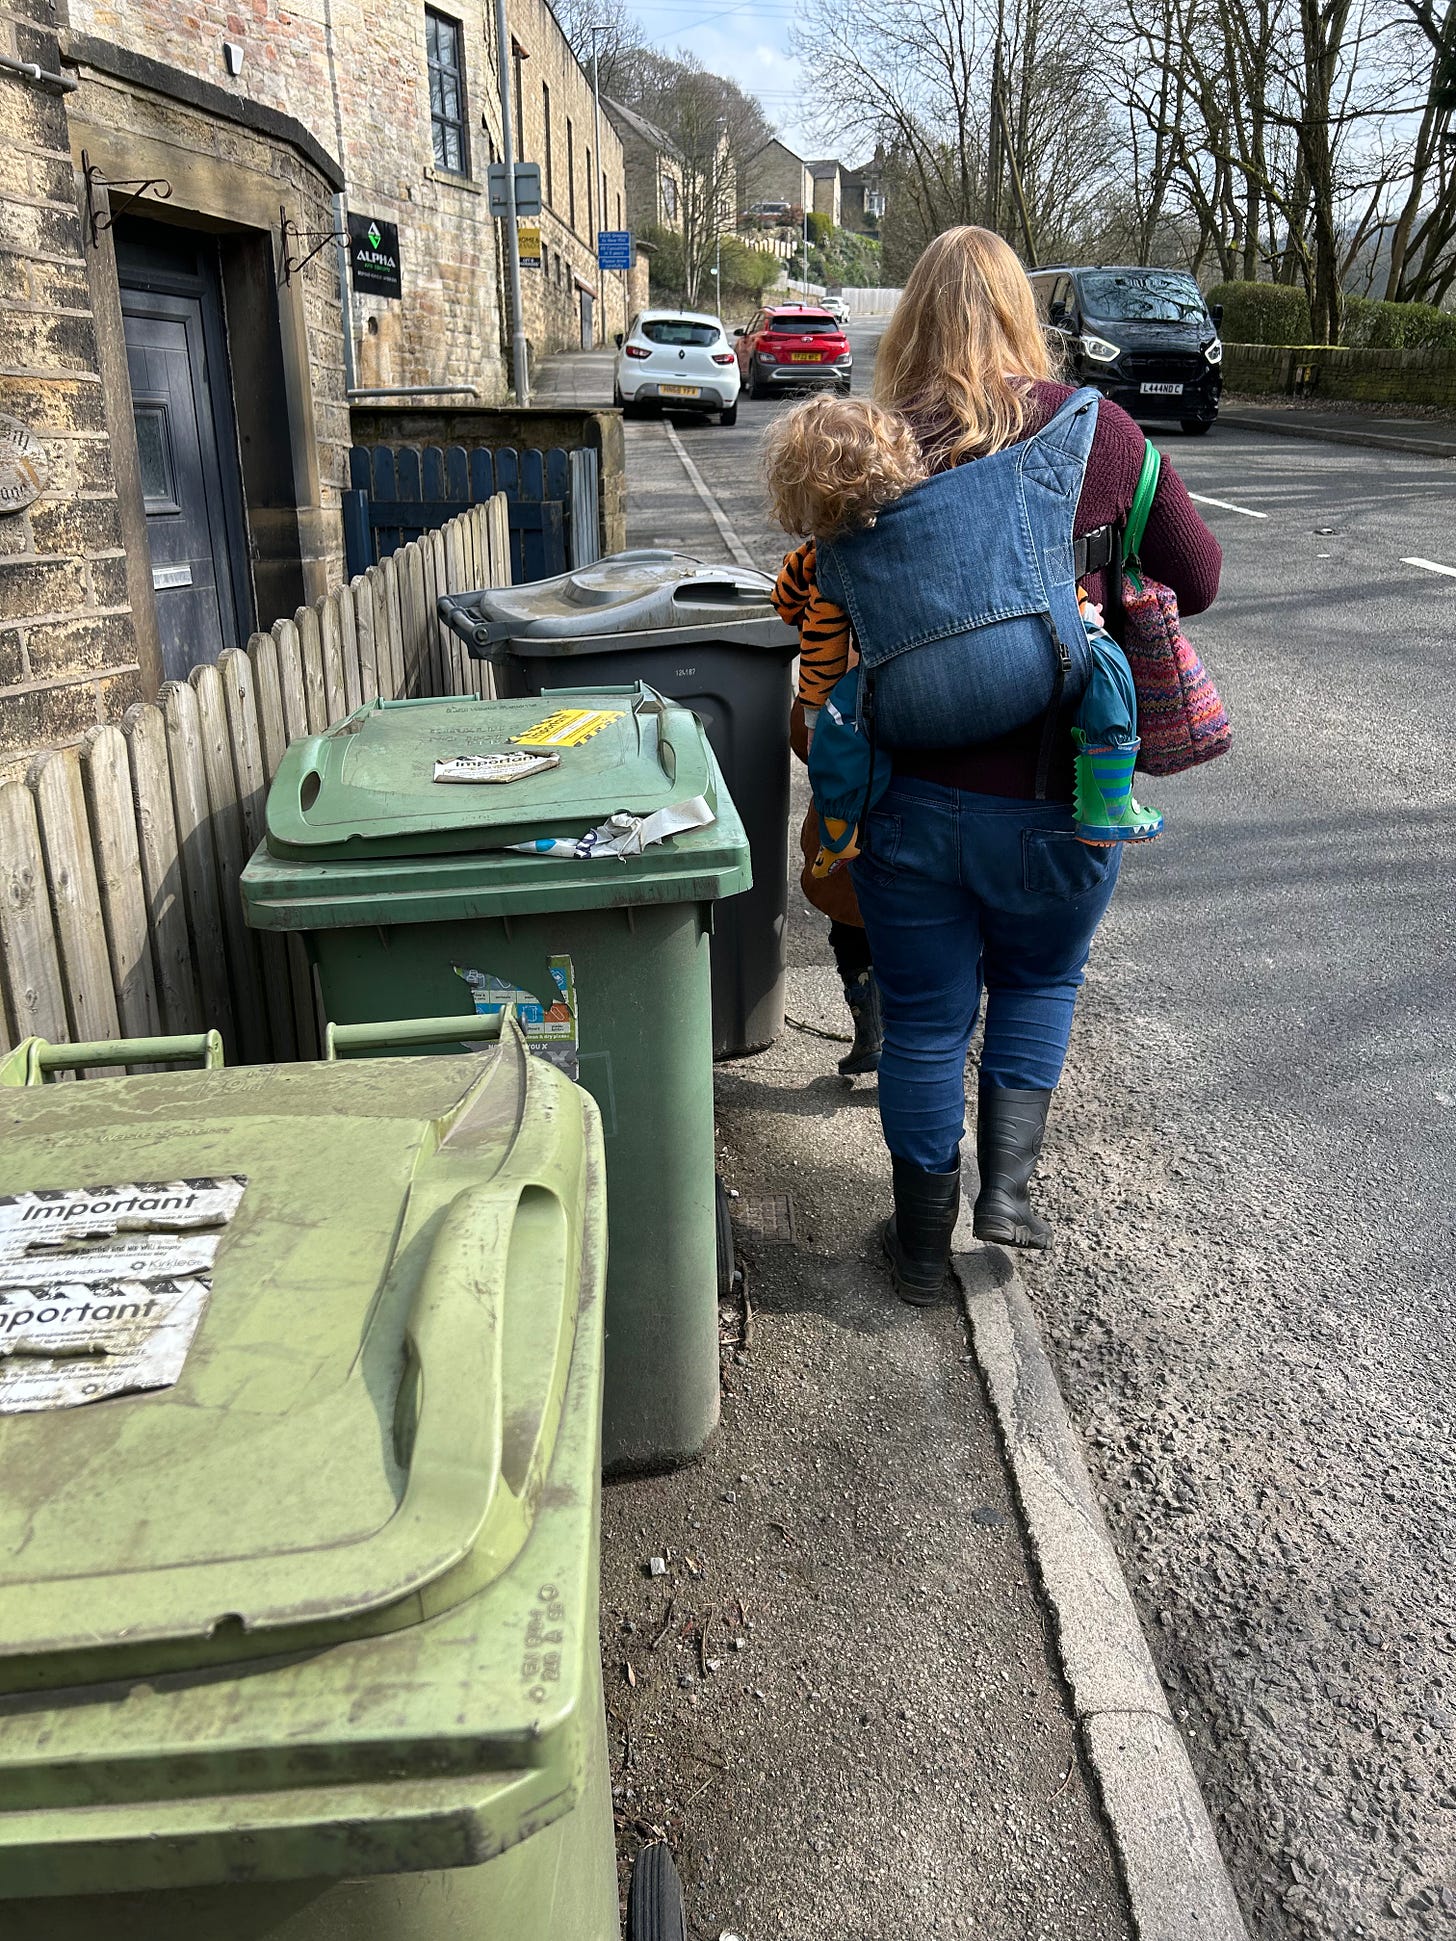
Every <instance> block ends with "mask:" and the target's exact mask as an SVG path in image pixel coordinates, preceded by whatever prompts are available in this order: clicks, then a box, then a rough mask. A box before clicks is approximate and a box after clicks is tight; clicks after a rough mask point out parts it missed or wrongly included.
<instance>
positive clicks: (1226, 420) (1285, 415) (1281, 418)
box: [1218, 397, 1456, 458]
mask: <svg viewBox="0 0 1456 1941" xmlns="http://www.w3.org/2000/svg"><path fill="white" fill-rule="evenodd" d="M1218 422H1219V424H1220V426H1222V427H1223V428H1224V429H1226V430H1232V431H1263V432H1272V433H1274V434H1275V435H1276V436H1278V437H1281V438H1309V439H1313V440H1314V441H1315V442H1316V443H1318V444H1323V445H1359V446H1364V447H1365V448H1367V449H1368V450H1371V451H1389V452H1410V453H1413V454H1414V455H1415V456H1417V457H1420V458H1456V418H1453V417H1452V416H1451V415H1450V414H1449V413H1445V414H1443V413H1441V412H1437V411H1430V412H1416V411H1409V410H1408V411H1402V409H1401V408H1400V406H1398V405H1388V404H1386V405H1360V404H1354V403H1351V404H1331V405H1317V404H1314V403H1312V402H1305V401H1304V400H1302V399H1290V400H1288V401H1270V400H1268V399H1264V398H1234V397H1230V398H1225V400H1224V403H1223V406H1222V408H1221V409H1220V411H1219V415H1218Z"/></svg>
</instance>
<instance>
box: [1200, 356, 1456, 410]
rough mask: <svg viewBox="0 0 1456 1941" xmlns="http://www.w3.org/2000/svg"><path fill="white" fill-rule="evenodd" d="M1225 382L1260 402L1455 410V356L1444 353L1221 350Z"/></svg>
mask: <svg viewBox="0 0 1456 1941" xmlns="http://www.w3.org/2000/svg"><path fill="white" fill-rule="evenodd" d="M1223 379H1224V384H1225V386H1226V387H1227V388H1228V389H1229V390H1230V391H1235V392H1244V393H1246V394H1249V395H1253V396H1258V397H1292V396H1295V395H1298V396H1301V397H1318V398H1330V399H1332V400H1339V399H1352V400H1361V401H1364V402H1369V403H1377V404H1434V405H1448V406H1450V407H1451V408H1452V409H1456V352H1452V351H1448V350H1366V349H1352V348H1350V347H1348V346H1346V345H1343V344H1341V345H1330V344H1313V345H1307V346H1301V345H1295V346H1293V347H1292V348H1291V347H1288V346H1285V345H1280V344H1225V345H1224V347H1223Z"/></svg>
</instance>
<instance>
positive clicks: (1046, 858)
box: [1021, 829, 1113, 903]
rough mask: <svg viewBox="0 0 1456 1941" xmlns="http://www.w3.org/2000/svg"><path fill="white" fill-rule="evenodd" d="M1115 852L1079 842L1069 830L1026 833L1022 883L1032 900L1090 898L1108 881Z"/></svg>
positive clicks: (1025, 831) (1063, 900)
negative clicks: (1042, 898)
mask: <svg viewBox="0 0 1456 1941" xmlns="http://www.w3.org/2000/svg"><path fill="white" fill-rule="evenodd" d="M1112 853H1113V852H1112V850H1111V849H1110V848H1108V849H1094V848H1092V847H1090V846H1089V845H1088V844H1087V843H1085V842H1078V840H1077V838H1076V837H1075V836H1074V835H1073V834H1072V833H1071V831H1070V830H1068V829H1023V830H1022V832H1021V880H1022V882H1023V884H1024V885H1025V887H1026V889H1027V892H1028V893H1029V894H1030V895H1032V896H1050V897H1056V898H1058V899H1060V900H1061V901H1062V902H1064V903H1070V902H1071V901H1072V899H1073V898H1074V897H1079V896H1090V895H1091V894H1092V892H1093V891H1094V890H1100V889H1101V888H1102V887H1103V885H1104V884H1105V883H1106V881H1107V875H1108V871H1109V870H1110V869H1111V867H1112Z"/></svg>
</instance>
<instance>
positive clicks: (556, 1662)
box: [0, 1014, 619, 1941]
mask: <svg viewBox="0 0 1456 1941" xmlns="http://www.w3.org/2000/svg"><path fill="white" fill-rule="evenodd" d="M440 1028H441V1026H440V1024H439V1022H438V1021H436V1022H435V1023H434V1024H433V1025H431V1024H430V1023H428V1022H426V1023H423V1024H419V1023H416V1024H415V1025H413V1026H409V1025H405V1026H392V1027H385V1028H384V1029H383V1030H382V1031H375V1030H355V1031H353V1032H352V1033H350V1032H346V1031H340V1032H336V1033H335V1034H334V1037H335V1041H336V1042H335V1046H334V1048H335V1049H343V1048H344V1045H343V1044H341V1043H339V1042H338V1041H340V1040H344V1041H347V1048H348V1049H349V1050H350V1051H352V1052H353V1053H355V1054H356V1056H355V1057H354V1058H351V1059H350V1060H349V1061H348V1062H344V1061H340V1062H334V1063H327V1064H314V1065H280V1066H273V1067H267V1068H260V1069H250V1070H235V1071H228V1070H217V1069H206V1070H199V1071H189V1072H153V1073H148V1074H147V1075H144V1076H134V1077H125V1076H123V1077H116V1078H112V1077H106V1078H91V1079H86V1080H83V1081H82V1082H80V1083H71V1084H46V1083H44V1080H45V1079H46V1077H47V1076H48V1075H49V1074H53V1073H56V1072H58V1071H62V1070H65V1069H66V1068H67V1067H68V1066H74V1065H75V1064H76V1062H77V1058H78V1056H79V1057H84V1059H85V1062H86V1064H87V1065H89V1066H94V1065H97V1064H105V1063H122V1062H126V1063H135V1062H137V1061H138V1060H139V1059H144V1060H145V1061H147V1062H148V1063H149V1064H151V1063H156V1062H158V1061H160V1060H164V1059H168V1058H170V1057H171V1056H172V1055H173V1054H174V1053H175V1052H176V1051H177V1050H178V1049H180V1050H181V1051H183V1052H184V1053H186V1054H187V1055H189V1056H191V1057H193V1058H194V1059H195V1058H198V1057H202V1058H206V1059H207V1060H208V1062H209V1063H210V1064H215V1062H216V1060H215V1053H216V1049H217V1047H216V1045H215V1043H213V1042H212V1041H211V1040H209V1039H206V1038H199V1039H196V1040H191V1041H187V1042H186V1043H185V1044H183V1045H182V1046H180V1047H178V1046H171V1047H169V1045H168V1043H167V1041H165V1040H161V1041H159V1040H154V1039H153V1040H146V1041H142V1042H137V1041H133V1043H131V1044H130V1045H127V1044H122V1045H119V1046H111V1047H107V1046H97V1045H88V1046H84V1047H78V1048H73V1049H72V1050H71V1051H69V1052H68V1051H67V1049H66V1048H64V1047H53V1046H46V1045H42V1044H39V1043H37V1042H36V1041H30V1042H29V1043H28V1044H27V1045H26V1046H24V1047H21V1048H19V1050H18V1052H17V1054H16V1055H15V1056H14V1057H12V1058H9V1059H7V1060H5V1061H4V1063H3V1066H0V1333H3V1335H4V1346H3V1353H0V1466H3V1471H4V1475H5V1488H4V1491H3V1493H0V1802H3V1807H4V1810H3V1811H0V1931H3V1933H4V1934H5V1936H6V1937H7V1941H100V1938H101V1937H103V1936H104V1937H108V1941H464V1937H467V1936H468V1937H469V1941H520V1937H524V1936H538V1935H539V1936H542V1937H545V1936H548V1935H549V1936H551V1937H552V1941H618V1935H619V1926H618V1902H617V1879H616V1855H615V1841H614V1835H613V1824H612V1809H611V1797H610V1779H609V1770H608V1763H607V1746H606V1737H605V1719H604V1714H603V1705H602V1691H601V1663H600V1653H599V1650H598V1628H597V1598H598V1581H597V1578H598V1572H597V1561H598V1540H599V1504H600V1495H599V1484H598V1474H599V1436H600V1426H601V1415H600V1390H601V1369H602V1360H601V1357H602V1318H603V1304H602V1286H603V1275H604V1270H605V1248H606V1217H605V1213H606V1210H605V1189H604V1181H603V1157H602V1141H601V1128H600V1120H599V1115H598V1112H597V1109H596V1107H595V1105H594V1104H593V1103H592V1101H591V1100H590V1099H589V1098H587V1097H586V1096H585V1095H584V1094H583V1093H582V1092H581V1091H580V1090H579V1089H578V1088H577V1087H575V1086H573V1085H571V1084H570V1083H569V1082H568V1081H567V1079H566V1078H565V1077H564V1076H563V1075H562V1074H561V1073H559V1072H557V1071H554V1070H552V1069H550V1068H549V1067H548V1066H547V1065H546V1064H544V1063H543V1062H542V1061H541V1060H539V1059H537V1058H534V1057H532V1056H531V1055H529V1053H528V1051H527V1049H526V1044H525V1041H524V1038H523V1037H522V1035H521V1032H520V1030H519V1029H518V1028H517V1026H516V1025H515V1024H514V1023H512V1022H510V1021H509V1020H508V1019H505V1018H504V1014H497V1015H495V1016H493V1017H481V1018H476V1019H470V1020H465V1021H462V1020H459V1019H456V1020H452V1021H450V1023H449V1025H448V1026H447V1027H446V1028H448V1029H450V1030H451V1031H453V1032H455V1033H456V1034H457V1035H458V1036H459V1037H460V1038H461V1039H464V1038H467V1037H468V1038H470V1039H472V1040H486V1039H491V1038H493V1039H494V1040H495V1042H492V1043H478V1044H476V1045H475V1049H474V1052H473V1055H469V1056H463V1055H457V1056H455V1057H449V1058H444V1057H438V1056H431V1057H422V1056H409V1055H403V1056H398V1057H392V1058H390V1059H389V1060H388V1061H386V1060H384V1059H383V1058H378V1057H365V1056H362V1055H360V1054H364V1053H367V1052H372V1051H377V1050H379V1049H381V1048H383V1047H388V1048H390V1049H392V1050H393V1051H395V1052H398V1053H404V1054H408V1052H409V1050H410V1049H411V1039H412V1036H413V1037H416V1038H418V1037H426V1036H429V1035H431V1034H434V1035H438V1032H439V1030H440Z"/></svg>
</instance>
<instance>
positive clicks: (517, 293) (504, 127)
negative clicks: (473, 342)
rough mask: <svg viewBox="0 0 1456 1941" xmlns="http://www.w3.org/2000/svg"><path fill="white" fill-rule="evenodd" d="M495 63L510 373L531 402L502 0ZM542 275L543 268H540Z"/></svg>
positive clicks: (521, 397)
mask: <svg viewBox="0 0 1456 1941" xmlns="http://www.w3.org/2000/svg"><path fill="white" fill-rule="evenodd" d="M495 38H496V65H497V67H498V68H499V70H500V104H501V161H502V162H503V164H504V165H505V174H506V213H505V218H504V226H505V232H506V250H507V257H506V260H507V262H508V263H509V264H510V271H511V278H510V281H511V375H512V377H513V378H514V379H515V390H516V403H517V404H521V405H525V404H529V403H530V402H531V381H530V375H529V373H528V372H527V369H526V363H527V358H528V355H529V353H528V352H527V349H526V326H525V320H524V318H523V317H522V314H521V239H520V236H519V235H518V234H517V232H516V144H515V140H514V136H513V133H512V130H511V36H510V30H509V28H508V27H507V26H506V0H495ZM543 275H544V271H543Z"/></svg>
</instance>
